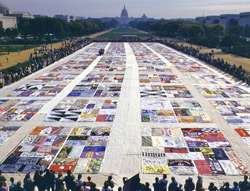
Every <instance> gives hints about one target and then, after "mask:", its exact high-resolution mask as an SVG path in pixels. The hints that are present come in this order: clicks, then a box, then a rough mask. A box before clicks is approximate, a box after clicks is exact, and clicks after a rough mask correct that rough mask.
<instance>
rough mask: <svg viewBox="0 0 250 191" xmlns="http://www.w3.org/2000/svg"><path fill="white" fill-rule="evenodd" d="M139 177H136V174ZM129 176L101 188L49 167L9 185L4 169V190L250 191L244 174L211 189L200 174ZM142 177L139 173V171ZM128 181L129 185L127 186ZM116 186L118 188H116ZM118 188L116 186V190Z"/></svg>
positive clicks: (1, 183)
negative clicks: (152, 178)
mask: <svg viewBox="0 0 250 191" xmlns="http://www.w3.org/2000/svg"><path fill="white" fill-rule="evenodd" d="M134 177H135V176H134ZM134 177H132V178H131V179H128V178H126V177H124V178H123V187H118V186H117V185H116V184H115V183H114V181H113V180H112V176H108V179H107V180H106V181H104V184H103V186H102V188H101V189H99V188H100V187H99V188H97V185H96V184H95V183H94V182H93V181H92V180H91V177H90V176H88V177H87V180H86V181H84V180H82V175H81V174H78V175H77V178H76V177H75V176H74V175H73V174H72V172H71V171H70V170H68V171H67V174H66V176H63V174H62V173H58V174H57V175H56V174H55V172H54V171H53V170H48V169H47V170H45V172H44V173H43V172H41V171H36V173H35V174H34V177H33V179H32V178H31V175H30V173H28V174H26V176H25V178H24V179H23V182H21V181H17V182H15V179H14V178H13V177H11V178H10V182H11V184H10V185H9V186H7V184H6V181H7V180H6V178H5V176H4V175H2V172H1V171H0V191H34V190H38V191H45V190H46V191H113V190H118V191H122V190H123V191H152V190H153V191H205V190H209V191H249V190H250V181H249V180H248V176H244V180H243V181H240V182H236V181H235V182H233V184H232V185H231V186H230V183H229V182H225V183H224V184H223V185H222V186H221V187H216V185H215V184H214V183H213V182H210V184H209V186H208V188H205V187H204V186H203V177H202V176H201V175H198V176H197V181H196V182H194V180H193V177H192V176H189V177H188V178H187V179H186V181H185V183H180V182H177V180H176V179H175V177H174V176H172V177H171V181H170V180H168V178H167V175H166V174H163V176H162V178H161V179H159V178H158V177H155V182H154V183H153V184H152V185H151V186H150V184H149V182H146V183H145V184H142V183H141V182H140V178H137V179H135V180H136V182H135V181H134V180H132V179H133V178H134ZM138 177H139V174H138ZM126 184H129V186H127V185H126ZM115 185H116V187H115ZM115 188H116V189H115Z"/></svg>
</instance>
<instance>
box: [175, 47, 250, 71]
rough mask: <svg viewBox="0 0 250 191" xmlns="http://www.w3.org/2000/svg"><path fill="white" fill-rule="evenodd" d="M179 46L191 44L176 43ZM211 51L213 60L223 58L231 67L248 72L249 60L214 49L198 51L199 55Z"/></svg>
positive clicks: (204, 48)
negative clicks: (234, 66) (241, 68)
mask: <svg viewBox="0 0 250 191" xmlns="http://www.w3.org/2000/svg"><path fill="white" fill-rule="evenodd" d="M178 44H179V45H181V44H184V45H185V46H191V44H189V43H178ZM192 47H195V48H197V47H200V46H197V45H192ZM211 50H214V57H215V58H223V59H224V61H227V62H229V63H230V64H231V65H234V64H235V65H236V66H237V67H238V66H240V65H241V66H242V67H243V68H244V69H245V70H246V71H247V72H250V59H249V58H244V57H240V56H236V55H233V54H226V53H224V52H222V51H221V50H220V49H216V48H207V47H202V49H201V50H200V52H201V53H209V52H211Z"/></svg>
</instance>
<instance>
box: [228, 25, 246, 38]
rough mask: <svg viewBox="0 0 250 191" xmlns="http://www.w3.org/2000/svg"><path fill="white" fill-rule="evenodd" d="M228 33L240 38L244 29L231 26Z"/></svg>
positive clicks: (238, 26)
mask: <svg viewBox="0 0 250 191" xmlns="http://www.w3.org/2000/svg"><path fill="white" fill-rule="evenodd" d="M229 33H230V34H234V35H237V36H242V35H243V34H244V28H243V27H242V26H240V25H235V26H231V27H230V29H229Z"/></svg>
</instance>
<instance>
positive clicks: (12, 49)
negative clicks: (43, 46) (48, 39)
mask: <svg viewBox="0 0 250 191" xmlns="http://www.w3.org/2000/svg"><path fill="white" fill-rule="evenodd" d="M35 47H37V45H20V44H18V45H8V46H7V45H6V44H4V45H1V44H0V52H8V49H9V52H18V50H20V51H21V50H27V49H30V48H35Z"/></svg>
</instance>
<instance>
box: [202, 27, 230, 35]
mask: <svg viewBox="0 0 250 191" xmlns="http://www.w3.org/2000/svg"><path fill="white" fill-rule="evenodd" d="M225 33H226V28H225V26H224V25H222V24H212V25H207V34H208V35H216V36H221V35H225Z"/></svg>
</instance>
